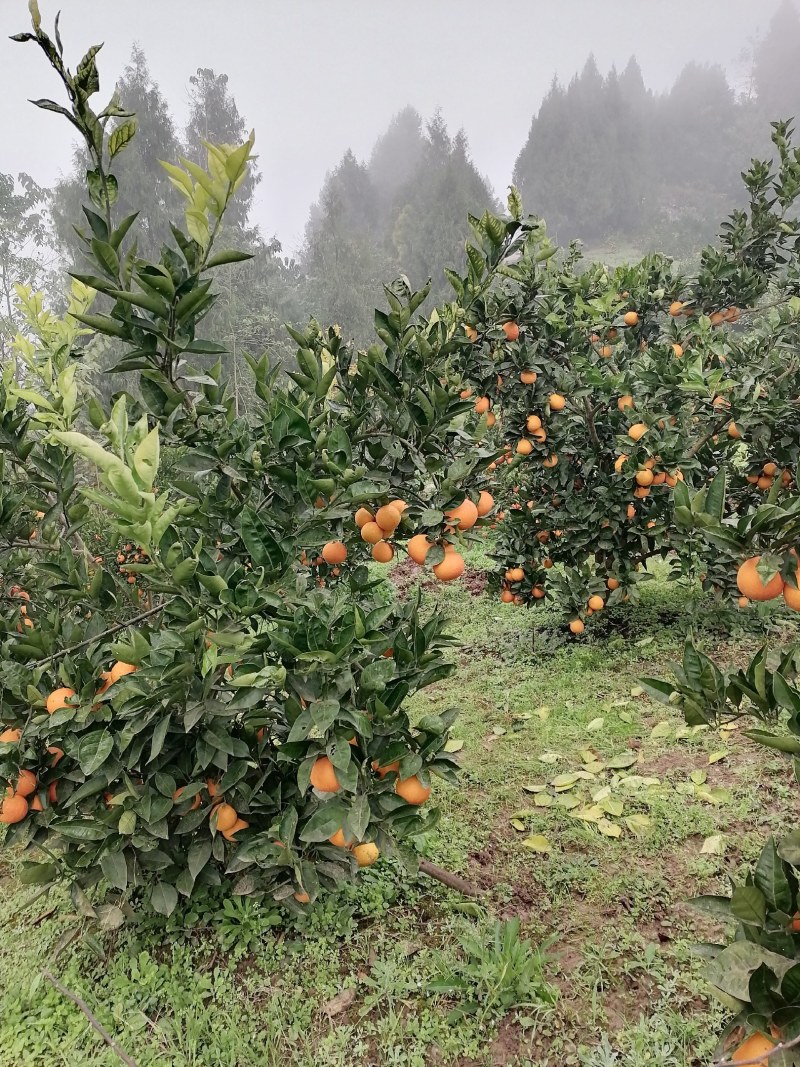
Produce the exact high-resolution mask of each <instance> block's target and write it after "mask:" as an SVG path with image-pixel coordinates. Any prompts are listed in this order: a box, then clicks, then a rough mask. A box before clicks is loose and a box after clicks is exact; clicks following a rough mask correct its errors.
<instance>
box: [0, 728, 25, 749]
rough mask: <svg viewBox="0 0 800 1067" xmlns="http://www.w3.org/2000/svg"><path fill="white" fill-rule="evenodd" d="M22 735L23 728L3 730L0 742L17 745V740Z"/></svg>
mask: <svg viewBox="0 0 800 1067" xmlns="http://www.w3.org/2000/svg"><path fill="white" fill-rule="evenodd" d="M21 737H22V730H12V729H11V728H9V729H8V730H3V732H2V733H1V734H0V744H3V745H15V744H16V743H17V741H19V739H20V738H21Z"/></svg>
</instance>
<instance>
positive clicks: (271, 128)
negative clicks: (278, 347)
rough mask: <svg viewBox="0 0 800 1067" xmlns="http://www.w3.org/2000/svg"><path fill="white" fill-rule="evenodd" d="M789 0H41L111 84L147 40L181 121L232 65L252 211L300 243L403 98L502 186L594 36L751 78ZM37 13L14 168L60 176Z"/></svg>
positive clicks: (10, 80) (74, 51)
mask: <svg viewBox="0 0 800 1067" xmlns="http://www.w3.org/2000/svg"><path fill="white" fill-rule="evenodd" d="M777 3H778V0H671V2H670V3H669V4H666V3H664V2H663V0H404V2H402V3H399V2H397V0H228V2H227V3H221V2H220V0H61V2H60V4H59V3H56V2H55V0H40V7H41V10H42V16H43V20H44V22H45V24H46V25H47V28H48V29H50V28H51V27H52V19H53V17H54V15H55V13H56V11H57V10H58V8H59V7H61V8H62V10H63V14H62V19H61V22H62V36H63V38H64V43H65V48H66V51H67V58H68V61H69V64H70V66H74V64H75V63H76V62H77V61H78V60H79V59H80V56H81V55H82V54H83V52H84V51H85V48H86V47H87V46H88V45H89V44H92V43H95V42H98V41H105V48H104V49H103V51H102V52H101V54H100V57H99V63H100V74H101V79H102V87H101V92H102V93H103V95H104V96H105V97H107V96H109V95H110V93H111V90H112V88H113V84H114V81H115V80H116V77H117V75H118V74H119V73H120V72H121V70H122V68H123V67H124V65H125V63H126V61H127V59H128V57H129V55H130V51H131V46H132V44H133V42H134V41H138V42H139V43H140V44H141V45H142V46H143V48H144V50H145V53H146V55H147V58H148V61H149V64H150V69H151V72H152V74H153V75H154V77H155V79H156V81H157V82H158V83H159V84H160V86H161V89H162V91H163V92H164V93H165V95H166V97H167V98H168V100H169V102H170V106H171V110H172V114H173V117H174V118H175V120H176V122H177V124H178V126H182V125H183V124H184V122H185V119H186V115H187V109H188V101H187V91H186V85H187V82H188V78H189V76H190V75H191V74H192V73H193V72H194V71H195V70H196V68H197V67H201V66H202V67H213V68H214V69H215V70H217V71H223V72H225V73H227V74H228V75H229V78H230V82H229V85H230V88H231V90H232V92H233V95H234V97H235V98H236V101H237V104H238V106H239V110H240V111H241V113H242V114H243V115H244V117H245V119H246V121H247V122H248V124H249V125H251V126H254V127H255V129H256V136H257V149H258V151H259V155H260V165H261V170H262V173H263V180H262V183H261V185H260V186H259V189H258V192H257V199H256V203H255V219H254V221H256V222H257V223H259V225H260V226H261V228H262V230H263V232H264V233H265V235H267V236H269V235H271V234H273V233H274V234H277V235H278V237H279V238H280V239H281V241H282V242H283V243H284V247H285V248H286V249H287V250H288V251H292V250H294V249H296V248H297V246H298V245H299V243H300V242H301V241H302V236H303V228H304V225H305V221H306V218H307V214H308V208H309V205H310V203H311V202H312V201H313V200H314V199H315V198H316V195H317V193H318V191H319V188H320V185H321V183H322V181H323V179H324V176H325V172H326V171H327V170H329V169H330V168H331V167H333V166H334V165H335V164H336V163H337V162H338V160H339V159H340V157H341V155H342V153H343V152H344V151H345V149H346V148H348V147H351V148H352V149H353V150H354V151H355V153H356V155H357V156H359V158H364V157H366V156H368V154H369V152H370V149H371V147H372V144H373V142H374V141H375V139H376V137H377V136H378V135H379V134H380V133H381V132H382V131H383V130H384V129H385V127H386V125H387V123H388V121H389V119H390V118H391V117H392V115H393V114H394V113H395V112H397V111H398V110H399V109H400V108H402V107H403V106H404V105H406V104H412V105H413V106H414V107H416V108H417V109H418V110H419V111H420V112H421V113H422V115H423V116H424V117H429V116H430V115H431V114H432V112H433V111H434V110H435V109H436V108H437V107H440V108H441V110H442V113H443V115H444V117H445V119H446V121H447V123H448V126H449V128H450V130H451V132H454V131H455V130H456V129H458V128H459V127H461V126H463V127H464V128H465V130H466V131H467V134H468V137H469V141H470V146H471V150H472V156H473V159H474V160H475V163H476V165H477V166H478V169H479V170H480V171H481V172H482V173H483V174H485V175H487V176H488V178H489V179H490V181H491V183H492V184H493V186H494V188H495V190H496V191H497V192H498V193H499V194H502V193H503V192H504V190H505V187H506V186H507V184H508V182H509V181H510V176H511V171H512V169H513V166H514V161H515V159H516V156H517V153H518V152H519V150H520V148H521V147H522V144H523V142H524V140H525V137H526V135H527V131H528V127H529V125H530V120H531V116H532V114H533V113H534V111H535V110H536V109H537V107H538V104H539V102H540V101H541V99H542V96H543V95H544V94H545V93H546V91H547V89H548V87H549V85H550V82H551V80H552V78H553V75H554V74H557V75H558V76H559V77H560V78H561V79H562V80H569V78H570V77H571V76H572V74H573V73H575V72H576V70H578V69H579V68H580V67H581V66H582V65H583V63H584V61H585V60H586V57H587V55H588V54H589V53H590V52H594V54H595V57H596V59H597V62H598V65H599V67H600V69H601V71H603V72H605V71H606V70H607V69H608V68H609V67H611V66H612V64H616V65H617V66H618V67H623V66H624V65H625V63H626V62H627V60H628V58H629V57H630V55H631V54H635V55H636V56H637V58H638V60H639V62H640V64H641V67H642V70H643V73H644V78H645V82H646V83H647V85H648V86H649V87H651V88H655V89H662V88H665V87H668V86H669V85H670V84H671V83H672V81H673V80H674V78H675V76H676V75H677V73H678V72H679V71H680V69H681V68H682V67H683V66H684V64H685V63H687V62H688V61H689V60H692V59H694V60H697V61H700V62H718V63H721V64H723V65H724V66H725V67H726V69H727V70H728V72H729V76H730V78H731V79H732V81H734V83H735V84H736V85H737V86H744V85H745V84H746V82H747V76H748V66H747V61H746V58H745V53H746V50H747V48H748V46H749V45H750V43H751V42H752V39H753V37H754V36H755V35H756V34H757V33H758V32H760V31H763V30H764V29H765V28H766V26H767V24H768V22H769V19H770V17H771V15H772V13H773V12H774V10H775V8H776V7H777ZM28 28H29V16H28V11H27V2H26V0H0V35H2V40H0V79H2V94H1V95H0V144H2V146H3V148H2V158H1V160H0V171H4V172H14V173H16V172H18V171H20V170H24V171H27V172H28V173H29V174H31V175H32V176H33V177H34V179H36V181H38V182H39V183H40V184H42V185H51V184H52V183H53V182H54V181H56V180H57V178H58V176H59V174H60V173H63V172H64V171H65V170H66V169H68V167H69V161H70V146H71V142H72V138H71V134H70V128H69V126H68V124H67V123H66V120H63V119H59V118H58V117H57V116H55V115H52V114H49V113H46V112H42V111H38V110H37V109H35V108H33V107H32V106H31V105H30V104H28V103H26V101H27V99H28V98H29V97H41V96H49V95H56V94H57V93H58V86H57V85H56V79H55V76H54V74H53V73H52V72H51V71H50V70H49V69H47V67H46V66H45V62H44V58H43V56H41V53H39V52H38V50H36V49H35V47H34V46H33V45H30V44H28V45H19V44H14V43H12V42H11V41H8V40H7V39H6V38H7V37H8V35H9V34H11V33H15V32H18V31H19V30H24V29H28ZM58 99H59V100H60V99H61V97H60V95H59V96H58ZM105 102H106V101H105V99H104V100H103V103H105ZM140 119H141V120H142V121H146V117H145V116H140ZM685 164H686V165H687V166H690V165H691V161H690V160H687V161H685Z"/></svg>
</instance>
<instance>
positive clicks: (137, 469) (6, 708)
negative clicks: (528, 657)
mask: <svg viewBox="0 0 800 1067" xmlns="http://www.w3.org/2000/svg"><path fill="white" fill-rule="evenodd" d="M31 10H32V14H33V32H31V33H25V34H20V35H18V38H17V39H18V40H21V41H30V42H34V43H36V44H37V45H38V46H39V47H40V48H41V49H42V50H43V51H44V53H45V54H46V56H47V58H48V59H49V61H50V63H51V64H52V66H53V67H54V68H55V70H56V72H57V73H58V75H59V76H60V79H61V81H62V83H63V86H64V89H65V92H66V97H67V106H66V107H62V106H61V105H60V104H58V103H56V102H53V101H49V100H42V101H37V103H38V105H39V106H40V107H43V108H46V109H48V110H51V111H56V112H60V113H61V114H63V115H65V116H66V117H67V118H68V119H69V121H70V122H71V123H72V124H73V126H75V127H76V129H77V130H78V131H79V132H80V134H81V136H82V137H83V139H84V141H85V145H86V149H87V152H88V154H89V157H90V158H91V160H92V165H91V167H90V169H89V171H88V174H87V189H88V201H89V202H88V203H87V206H86V207H85V208H84V216H85V222H84V224H83V226H82V227H81V228H79V230H78V232H79V235H80V237H81V240H82V243H83V246H84V251H85V258H86V264H87V265H86V266H85V267H84V268H82V269H81V270H80V271H78V272H77V273H76V274H75V275H73V280H72V287H71V290H70V297H69V301H70V302H69V307H68V311H67V314H66V315H65V316H64V318H63V319H59V318H58V317H56V316H55V315H54V314H53V313H51V312H50V311H48V310H47V309H46V308H45V306H44V304H43V301H42V299H41V297H40V296H38V295H35V294H32V293H30V292H28V291H26V290H20V291H19V304H20V307H21V309H22V311H23V312H24V313H25V316H26V322H27V328H26V330H25V331H24V333H23V334H21V335H20V336H19V337H18V338H17V343H16V350H17V354H18V357H19V359H18V364H19V367H20V368H21V369H20V371H19V373H18V374H17V375H16V376H15V373H14V369H13V368H11V367H8V366H7V367H5V368H4V371H3V379H2V389H1V391H0V411H1V412H2V430H1V431H0V432H1V433H2V455H0V463H2V473H3V478H2V497H1V499H0V538H1V539H2V542H1V543H2V547H1V548H0V573H1V574H2V578H1V580H0V596H1V597H2V599H1V600H0V605H2V618H3V622H4V626H3V635H2V642H0V664H1V668H0V700H1V701H2V704H1V711H0V718H2V726H0V780H2V781H3V783H4V784H5V786H6V795H5V797H4V798H2V801H0V804H1V807H0V821H2V822H3V823H6V824H9V827H10V828H9V829H8V831H7V834H6V839H5V840H6V843H7V844H14V845H19V846H22V847H23V849H24V851H23V861H24V862H23V865H22V878H23V880H25V881H28V882H31V883H41V884H48V883H50V882H51V881H54V880H55V879H57V878H60V877H63V878H68V879H69V880H70V881H71V883H72V886H73V894H74V898H75V900H76V904H77V906H78V907H79V910H80V911H81V912H82V913H83V914H98V915H99V916H100V918H101V919H102V920H103V921H105V922H106V923H107V924H111V925H113V924H115V923H117V922H119V921H121V920H122V914H123V912H122V910H121V907H120V906H121V905H122V906H127V905H128V904H130V903H134V904H135V903H137V902H144V903H145V904H146V905H149V906H151V907H153V908H154V909H155V910H156V911H159V912H162V913H164V914H168V913H170V912H171V911H172V910H173V909H174V907H175V906H176V903H177V901H178V899H179V894H183V895H185V896H189V895H190V894H191V893H192V892H193V890H194V888H195V887H196V886H198V885H214V884H219V883H220V882H221V880H222V879H223V878H225V877H228V876H232V875H235V876H236V878H237V891H239V892H260V893H268V894H270V895H271V896H272V897H274V898H275V899H277V900H282V901H285V902H286V904H287V906H288V907H289V908H297V907H300V906H302V905H303V904H305V903H306V902H308V901H309V900H313V899H314V898H315V897H316V896H317V895H318V894H319V893H320V892H321V891H323V890H325V889H328V888H330V887H332V886H334V885H335V884H336V883H338V882H340V881H341V880H342V879H345V878H348V877H351V876H352V875H354V874H355V873H356V872H357V870H358V867H359V866H367V865H369V864H371V863H373V862H374V861H375V859H376V858H377V857H378V856H379V855H380V854H381V853H385V854H389V855H395V856H398V857H399V858H400V859H401V860H402V861H404V862H405V863H406V864H407V865H409V866H413V864H414V853H413V850H412V849H411V848H410V847H409V839H410V838H411V837H413V835H415V834H419V833H420V832H422V831H424V830H426V829H427V828H429V827H431V826H432V825H433V824H434V821H435V818H436V810H435V809H434V808H432V807H431V806H430V805H428V806H427V807H426V806H425V802H426V801H427V800H428V798H429V795H430V793H431V779H432V776H433V775H438V776H440V777H443V778H445V779H450V780H454V774H455V765H454V763H453V760H452V758H451V757H450V756H448V755H447V753H446V751H445V744H446V741H447V737H448V729H449V726H450V724H451V722H452V719H453V717H454V714H455V712H448V713H447V714H444V715H428V716H426V717H424V718H422V719H421V720H420V721H419V722H417V723H416V724H414V725H413V726H412V724H411V723H410V721H409V718H408V715H407V713H406V711H405V710H404V701H405V700H406V698H407V697H408V696H409V695H410V694H412V693H414V692H415V691H417V690H419V689H421V688H422V687H424V686H426V685H429V684H431V683H432V682H435V681H436V680H438V679H440V678H442V677H443V676H444V675H445V674H446V673H447V672H448V670H449V669H450V668H449V665H448V663H447V662H446V659H445V656H444V653H443V650H444V646H445V645H446V644H447V638H446V636H445V635H444V633H443V629H442V622H441V620H440V619H439V618H438V617H436V616H433V617H430V618H428V619H422V618H421V617H420V612H419V606H418V603H415V602H412V603H409V604H407V605H398V604H395V603H387V602H386V597H385V595H384V594H383V592H382V589H381V582H380V578H379V577H376V575H375V573H374V572H373V571H372V570H371V569H370V567H369V566H367V565H366V564H367V563H370V562H371V559H377V560H379V561H381V562H385V561H386V560H387V559H388V558H390V557H391V554H392V553H393V551H394V548H395V546H397V545H398V544H400V543H402V542H404V541H405V540H406V539H407V538H409V537H411V541H410V542H409V543H410V544H415V545H416V548H415V549H411V551H412V552H413V554H414V555H415V557H418V558H420V559H422V560H425V559H426V557H427V561H428V563H429V565H431V566H432V567H433V568H434V572H435V573H436V574H437V575H438V576H439V577H440V578H441V579H442V580H449V579H451V578H453V577H456V576H457V575H458V573H460V570H461V569H463V558H462V556H461V554H460V552H459V551H458V548H459V545H460V543H461V542H462V541H463V540H464V538H465V537H469V536H474V535H473V534H469V533H468V531H469V530H470V529H471V528H472V527H473V526H475V525H476V524H477V523H478V522H479V521H483V519H482V518H481V517H480V516H479V515H478V511H479V509H480V511H481V513H482V515H483V514H486V513H487V512H488V510H489V508H490V506H491V501H490V500H489V499H488V497H487V496H486V494H483V495H480V484H481V477H482V475H481V476H479V475H476V474H475V473H474V472H475V470H476V468H480V469H481V470H483V469H484V468H485V466H486V463H487V460H488V459H489V458H490V453H489V452H488V451H486V450H482V449H481V447H480V445H479V444H478V443H476V441H475V440H474V438H473V436H472V434H471V432H470V431H469V430H467V429H465V428H464V425H463V423H464V418H465V412H466V410H467V409H468V408H469V405H468V404H466V403H465V402H464V401H463V400H462V399H460V398H459V396H458V391H457V389H454V388H451V387H448V386H447V384H446V383H447V381H448V377H449V375H450V362H451V360H452V358H453V353H455V352H457V350H458V348H459V341H458V340H457V339H456V327H457V315H456V311H455V309H453V308H444V309H442V311H441V314H440V313H436V312H435V313H433V314H432V315H431V316H430V318H429V319H428V320H422V321H420V322H418V323H416V324H414V325H413V326H412V318H413V317H414V314H415V311H416V309H417V308H418V307H419V305H420V304H421V303H422V301H423V300H424V298H425V292H422V293H413V292H411V290H410V288H409V287H408V286H407V284H406V283H405V282H404V281H402V280H401V281H400V282H398V283H396V285H395V286H393V287H392V288H390V289H388V290H387V298H388V301H389V310H388V311H387V312H386V313H385V314H384V313H378V315H377V319H376V325H377V334H378V337H379V339H380V342H381V343H380V344H376V345H374V346H373V347H371V348H370V349H369V350H368V351H367V352H365V353H360V354H359V355H358V356H357V357H354V354H353V353H352V352H351V351H350V350H349V348H348V347H347V346H346V345H344V344H343V343H342V342H341V338H340V333H339V330H338V329H335V328H334V329H331V330H329V331H327V332H323V331H322V330H321V329H320V328H319V327H318V326H317V325H316V324H314V323H311V324H310V325H309V326H308V328H307V329H305V330H304V331H295V332H294V334H293V336H294V337H295V340H296V341H297V343H298V346H299V348H298V353H297V370H296V371H293V372H292V374H291V379H292V381H291V382H290V384H289V385H288V386H282V385H281V384H280V381H281V380H282V379H281V376H280V374H279V371H278V369H277V368H275V367H272V366H270V363H269V361H268V359H267V358H266V357H263V358H261V359H252V360H250V366H251V369H252V373H253V377H254V382H255V393H256V397H257V404H256V405H255V406H254V407H253V409H252V410H251V411H248V415H247V417H246V418H245V417H241V418H239V417H237V416H236V414H235V407H234V403H233V400H232V397H231V395H230V394H229V392H228V390H227V388H226V385H225V382H224V381H223V380H222V372H221V368H220V364H219V363H218V362H217V363H214V362H213V361H214V359H215V358H216V357H217V356H218V355H219V354H221V353H222V351H223V349H222V348H221V346H219V345H217V344H216V343H214V342H213V341H210V340H208V339H205V338H203V337H202V334H201V333H200V328H201V324H202V320H203V318H204V316H205V315H206V313H207V312H208V311H209V309H210V308H211V306H212V304H213V301H214V293H213V289H212V285H213V272H214V271H215V270H216V269H218V268H220V267H223V266H224V265H226V264H229V263H233V262H237V261H240V260H243V259H246V258H248V257H247V256H245V255H243V254H242V253H239V252H237V251H234V250H228V249H225V248H224V247H222V246H221V238H222V237H223V235H224V233H225V230H224V218H225V211H226V209H227V207H228V205H229V204H230V202H231V199H232V198H233V196H234V195H235V193H236V190H237V188H238V187H239V185H240V184H241V183H242V182H243V181H244V179H245V177H246V174H247V167H248V160H249V159H250V157H251V152H252V148H253V139H252V137H251V138H250V140H249V141H247V142H246V143H245V144H243V145H239V146H227V145H216V146H215V145H208V166H207V168H202V167H200V166H198V165H197V164H194V163H191V162H189V161H187V160H182V161H181V163H182V165H181V166H178V165H173V164H165V167H166V169H167V172H168V174H169V176H170V179H171V180H172V181H173V182H174V184H175V185H176V187H177V188H178V189H179V190H180V192H181V193H182V194H183V196H184V198H185V200H186V210H185V217H184V220H183V223H182V224H181V225H180V226H179V225H173V226H172V235H173V238H174V243H173V244H172V245H170V246H165V247H164V248H163V249H162V251H161V254H160V257H159V259H158V260H157V261H153V262H150V261H146V260H143V259H142V258H140V257H139V256H138V255H137V247H136V239H135V234H136V217H135V216H129V217H126V218H123V219H117V218H116V217H115V212H114V204H115V200H116V197H117V181H116V178H115V177H114V174H113V164H114V159H115V157H116V156H117V154H118V153H119V152H121V151H123V150H124V148H125V146H126V144H128V143H129V141H130V140H131V138H132V137H133V136H134V135H135V133H136V120H135V118H134V116H132V115H130V114H129V113H128V112H126V111H125V109H124V106H123V105H122V103H121V102H120V101H119V100H118V99H117V98H116V97H114V98H113V99H112V101H111V102H110V104H109V105H108V106H107V107H106V108H104V109H103V110H102V111H99V112H97V111H95V110H93V108H92V107H91V103H90V102H91V100H92V98H93V97H94V95H95V94H96V93H97V92H98V90H99V79H98V73H97V66H96V53H97V49H96V48H92V49H90V51H89V52H88V53H87V55H86V56H85V57H84V59H83V60H82V61H81V63H80V64H79V65H78V67H77V68H76V70H75V71H74V72H72V71H70V70H69V69H68V68H67V67H66V65H65V63H64V60H63V53H62V46H61V40H60V37H59V35H58V33H57V32H56V34H55V37H54V38H51V37H50V36H49V35H48V34H47V33H46V32H45V31H44V30H43V29H42V26H41V20H40V18H39V14H38V10H37V7H36V3H35V2H32V3H31ZM92 335H102V336H106V337H109V338H112V339H113V341H114V343H115V344H116V345H117V346H118V347H119V349H120V350H121V352H122V355H121V358H120V360H119V362H118V364H117V367H116V369H117V370H125V371H128V372H137V374H138V388H137V390H136V391H135V395H134V394H133V393H131V394H127V393H119V394H117V395H116V396H115V397H114V398H113V406H112V407H111V410H110V411H107V410H104V409H103V408H102V406H101V405H100V404H99V403H98V402H97V401H96V400H95V399H92V398H89V399H88V400H87V395H88V389H87V387H86V383H85V381H84V380H83V379H82V378H81V359H82V355H83V352H84V347H85V344H86V341H87V340H88V338H89V337H90V336H92ZM283 380H285V379H283ZM442 383H445V384H442ZM164 447H168V448H169V449H170V451H171V456H172V461H171V466H172V470H173V471H174V472H175V473H174V474H173V476H172V477H171V480H170V481H169V483H165V482H163V481H162V478H161V476H160V474H159V470H160V465H161V456H162V451H161V450H162V448H164ZM465 487H469V490H470V494H471V495H468V494H467V491H466V488H465ZM98 512H100V513H101V514H102V515H103V516H104V521H105V523H107V524H108V525H109V526H110V527H111V528H112V529H113V530H114V532H115V538H118V542H119V544H121V545H122V550H121V551H120V556H121V557H122V558H121V560H120V559H112V560H110V561H109V563H110V564H111V565H106V561H105V559H104V557H102V556H97V557H96V556H94V555H93V554H92V550H91V547H90V546H87V544H86V543H85V542H84V540H83V537H82V531H83V532H85V530H86V528H87V527H86V524H87V522H89V521H90V520H93V519H94V516H96V514H97V513H98ZM411 535H413V536H411ZM137 556H138V557H139V558H138V559H137V558H136V557H137ZM132 579H133V580H132ZM115 619H121V622H117V623H115V624H113V625H112V620H115ZM109 888H110V891H111V892H112V894H113V895H112V898H111V899H110V900H108V899H107V900H106V901H105V903H102V902H101V901H102V892H103V891H105V890H108V889H109ZM87 894H88V895H95V896H96V897H97V899H96V900H95V902H94V903H95V904H97V908H95V907H94V904H92V903H90V901H89V899H88V896H87ZM99 908H102V909H103V910H102V912H100V911H99V910H98V909H99Z"/></svg>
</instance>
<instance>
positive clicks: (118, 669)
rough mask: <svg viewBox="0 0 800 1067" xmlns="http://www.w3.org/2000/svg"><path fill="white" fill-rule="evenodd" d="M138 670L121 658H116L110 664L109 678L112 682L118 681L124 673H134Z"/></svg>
mask: <svg viewBox="0 0 800 1067" xmlns="http://www.w3.org/2000/svg"><path fill="white" fill-rule="evenodd" d="M137 670H138V668H137V667H135V666H134V665H133V664H132V663H124V662H123V661H122V660H117V662H116V663H114V664H112V666H111V670H110V671H109V678H110V679H111V681H112V682H118V681H119V680H120V678H123V677H124V676H125V675H126V674H134V673H135V672H136V671H137Z"/></svg>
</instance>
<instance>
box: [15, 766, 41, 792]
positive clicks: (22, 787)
mask: <svg viewBox="0 0 800 1067" xmlns="http://www.w3.org/2000/svg"><path fill="white" fill-rule="evenodd" d="M36 786H37V782H36V775H35V774H34V773H33V771H29V770H27V769H23V770H21V771H20V772H19V778H18V779H17V785H16V788H15V790H14V792H15V793H16V794H17V796H20V797H29V796H31V794H32V793H35V792H36Z"/></svg>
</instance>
